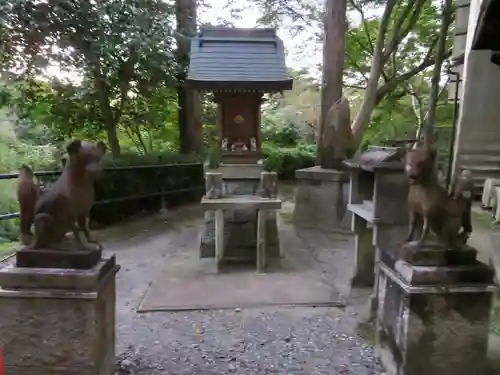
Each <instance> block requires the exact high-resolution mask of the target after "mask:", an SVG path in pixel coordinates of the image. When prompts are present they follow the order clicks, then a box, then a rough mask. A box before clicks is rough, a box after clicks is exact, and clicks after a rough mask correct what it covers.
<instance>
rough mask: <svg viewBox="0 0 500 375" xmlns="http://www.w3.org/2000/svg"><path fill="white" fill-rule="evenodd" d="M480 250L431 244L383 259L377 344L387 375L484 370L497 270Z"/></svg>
mask: <svg viewBox="0 0 500 375" xmlns="http://www.w3.org/2000/svg"><path fill="white" fill-rule="evenodd" d="M475 255H476V252H475V250H473V249H466V250H464V251H461V250H449V251H446V250H444V249H443V248H441V247H439V246H438V245H429V246H426V247H425V248H423V249H421V250H420V251H417V250H415V249H411V248H404V249H402V250H401V253H400V256H399V257H398V259H396V260H395V261H394V263H393V264H392V265H390V264H386V263H385V262H381V263H380V267H379V293H378V297H379V306H378V313H377V345H376V346H377V347H376V350H377V354H378V356H379V358H380V360H381V363H382V365H383V366H384V368H385V371H386V374H387V375H423V374H425V375H468V374H484V371H485V366H486V363H487V361H486V356H487V345H488V333H489V320H490V312H491V307H492V297H493V291H494V287H493V285H492V280H493V270H492V269H491V268H490V267H488V266H486V265H485V264H483V263H480V262H478V261H476V259H475Z"/></svg>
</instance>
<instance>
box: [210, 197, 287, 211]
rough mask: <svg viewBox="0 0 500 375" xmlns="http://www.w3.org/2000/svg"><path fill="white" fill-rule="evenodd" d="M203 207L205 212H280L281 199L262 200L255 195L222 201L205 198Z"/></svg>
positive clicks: (227, 198)
mask: <svg viewBox="0 0 500 375" xmlns="http://www.w3.org/2000/svg"><path fill="white" fill-rule="evenodd" d="M201 207H202V208H203V209H204V210H239V209H242V208H244V209H245V210H246V209H248V210H259V209H264V210H279V209H280V208H281V199H277V198H274V199H273V198H262V197H259V196H255V195H229V196H225V197H223V198H220V199H208V198H203V199H202V200H201Z"/></svg>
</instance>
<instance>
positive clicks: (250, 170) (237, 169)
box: [205, 163, 264, 180]
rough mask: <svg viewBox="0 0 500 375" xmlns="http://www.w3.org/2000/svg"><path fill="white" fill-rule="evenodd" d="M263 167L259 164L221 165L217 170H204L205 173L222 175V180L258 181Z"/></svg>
mask: <svg viewBox="0 0 500 375" xmlns="http://www.w3.org/2000/svg"><path fill="white" fill-rule="evenodd" d="M263 169H264V167H263V166H262V165H260V164H228V163H222V164H221V165H220V166H219V168H217V169H206V171H205V172H218V173H222V178H223V179H224V180H246V179H259V178H260V173H261V172H262V171H263Z"/></svg>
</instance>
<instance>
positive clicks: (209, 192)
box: [205, 172, 224, 199]
mask: <svg viewBox="0 0 500 375" xmlns="http://www.w3.org/2000/svg"><path fill="white" fill-rule="evenodd" d="M222 189H223V188H222V173H219V172H205V191H206V197H207V198H208V199H217V198H222V196H223V195H224V194H223V190H222Z"/></svg>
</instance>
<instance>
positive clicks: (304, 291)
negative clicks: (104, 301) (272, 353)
mask: <svg viewBox="0 0 500 375" xmlns="http://www.w3.org/2000/svg"><path fill="white" fill-rule="evenodd" d="M278 221H279V232H280V240H281V242H282V244H281V245H282V246H283V252H284V254H285V256H284V258H282V259H281V260H279V261H278V262H275V263H274V264H273V263H271V264H270V269H269V271H268V272H267V273H266V274H257V273H256V272H255V266H252V265H250V267H248V268H239V267H238V268H234V269H232V270H230V271H227V272H223V273H217V272H216V267H215V262H214V261H213V260H212V259H208V260H201V259H199V257H198V251H197V246H196V241H193V243H192V244H190V245H189V247H188V248H187V249H186V251H184V252H182V253H180V254H179V255H178V256H176V257H175V258H173V259H172V258H170V259H169V260H168V263H167V264H165V267H164V269H163V271H162V272H161V274H160V275H159V276H158V277H157V278H156V279H155V280H154V281H153V283H152V285H151V286H150V288H149V290H148V291H147V293H146V296H145V298H144V299H143V301H142V303H141V305H140V307H139V310H138V311H139V312H149V311H182V310H205V309H234V308H248V307H263V306H297V305H302V306H303V305H310V306H338V305H342V302H341V299H340V296H339V293H338V291H337V289H336V288H335V287H334V286H333V285H332V284H331V283H330V282H329V281H330V280H329V278H328V277H326V275H325V271H326V270H324V269H322V267H321V263H320V262H318V260H316V259H315V256H316V255H315V254H313V253H312V252H311V250H310V248H308V247H306V246H304V244H303V242H302V240H301V239H300V238H299V237H298V236H297V235H296V233H295V231H294V230H293V227H292V225H291V224H287V223H286V222H284V221H283V220H281V219H278ZM201 230H202V228H201V226H199V227H195V228H193V234H192V236H190V237H191V238H195V239H198V238H199V237H200V233H201ZM330 247H331V244H330ZM329 250H330V251H331V250H333V249H331V248H330V249H329Z"/></svg>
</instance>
